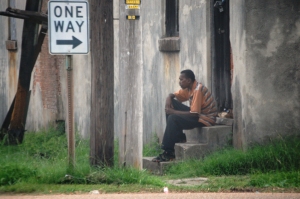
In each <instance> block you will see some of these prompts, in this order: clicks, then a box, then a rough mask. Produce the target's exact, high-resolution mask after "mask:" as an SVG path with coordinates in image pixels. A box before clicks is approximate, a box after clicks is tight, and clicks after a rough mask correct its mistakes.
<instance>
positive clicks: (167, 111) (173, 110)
mask: <svg viewBox="0 0 300 199" xmlns="http://www.w3.org/2000/svg"><path fill="white" fill-rule="evenodd" d="M165 111H166V114H168V115H172V114H176V112H177V111H176V110H175V109H173V108H165Z"/></svg>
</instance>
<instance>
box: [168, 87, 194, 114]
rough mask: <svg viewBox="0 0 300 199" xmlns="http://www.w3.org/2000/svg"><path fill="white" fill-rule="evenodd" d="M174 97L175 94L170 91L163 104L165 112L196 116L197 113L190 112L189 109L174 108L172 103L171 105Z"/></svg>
mask: <svg viewBox="0 0 300 199" xmlns="http://www.w3.org/2000/svg"><path fill="white" fill-rule="evenodd" d="M174 98H175V95H174V94H173V93H170V94H169V95H168V97H167V99H166V106H165V111H166V114H168V115H172V114H177V115H187V116H192V117H198V114H197V113H191V112H190V111H178V110H175V109H174V107H173V105H172V99H174Z"/></svg>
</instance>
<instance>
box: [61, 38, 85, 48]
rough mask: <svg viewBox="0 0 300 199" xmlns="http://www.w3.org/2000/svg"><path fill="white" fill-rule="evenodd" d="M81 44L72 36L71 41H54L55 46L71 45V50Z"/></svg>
mask: <svg viewBox="0 0 300 199" xmlns="http://www.w3.org/2000/svg"><path fill="white" fill-rule="evenodd" d="M81 43H82V41H80V40H79V39H77V38H76V37H74V36H72V40H56V44H57V45H73V49H74V48H76V47H77V46H79V45H80V44H81Z"/></svg>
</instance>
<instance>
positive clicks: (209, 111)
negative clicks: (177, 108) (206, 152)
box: [174, 81, 217, 126]
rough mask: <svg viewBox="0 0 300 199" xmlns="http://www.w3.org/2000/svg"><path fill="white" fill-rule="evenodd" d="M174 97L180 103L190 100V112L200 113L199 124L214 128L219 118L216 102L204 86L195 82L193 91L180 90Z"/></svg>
mask: <svg viewBox="0 0 300 199" xmlns="http://www.w3.org/2000/svg"><path fill="white" fill-rule="evenodd" d="M174 95H175V96H176V98H177V100H178V101H180V102H184V101H187V100H189V102H190V109H191V110H190V112H191V113H198V115H199V122H201V123H203V124H204V125H205V126H212V125H214V124H215V122H216V116H217V106H216V102H215V100H214V98H213V96H212V94H211V93H210V92H209V91H208V89H207V88H206V87H205V86H204V85H202V84H201V83H198V82H197V81H195V82H194V84H193V87H192V90H189V89H180V90H179V91H177V92H175V93H174Z"/></svg>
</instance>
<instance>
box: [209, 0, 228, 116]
mask: <svg viewBox="0 0 300 199" xmlns="http://www.w3.org/2000/svg"><path fill="white" fill-rule="evenodd" d="M213 17H214V18H213V34H214V36H213V44H214V45H213V46H212V47H213V68H212V89H213V94H214V97H215V99H216V101H217V104H218V108H219V111H223V110H224V109H232V108H233V107H232V96H231V73H232V69H233V65H232V64H231V63H232V62H231V54H230V41H229V31H230V30H229V0H214V1H213Z"/></svg>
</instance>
